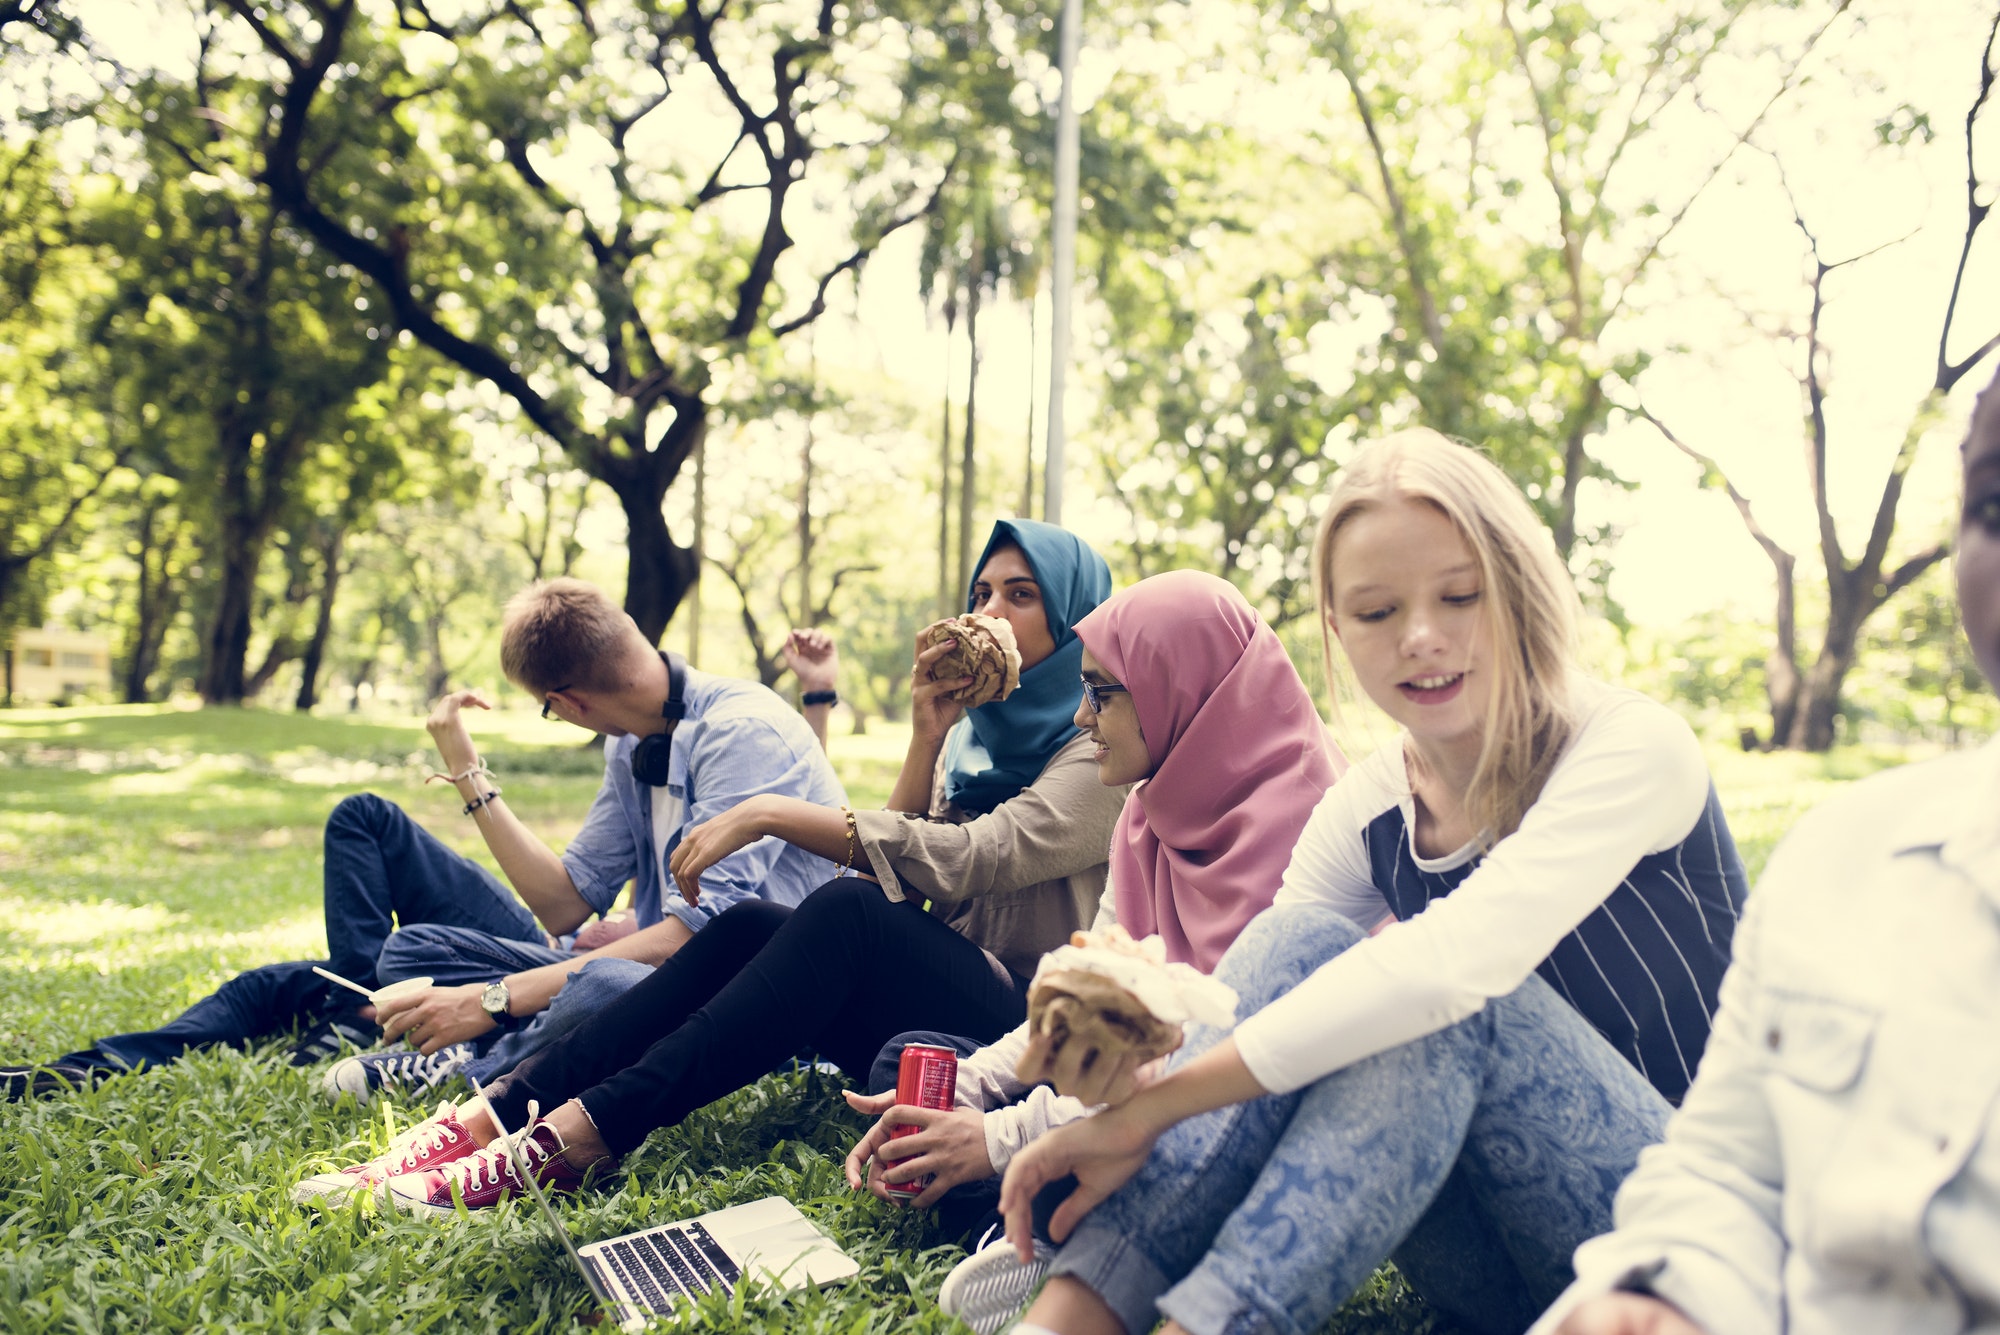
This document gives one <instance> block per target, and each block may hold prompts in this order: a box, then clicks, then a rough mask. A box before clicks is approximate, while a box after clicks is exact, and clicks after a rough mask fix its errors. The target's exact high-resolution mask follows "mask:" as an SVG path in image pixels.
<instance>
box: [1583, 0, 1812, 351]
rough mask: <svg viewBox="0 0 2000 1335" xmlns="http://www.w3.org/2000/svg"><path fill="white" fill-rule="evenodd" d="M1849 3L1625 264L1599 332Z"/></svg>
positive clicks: (1808, 44)
mask: <svg viewBox="0 0 2000 1335" xmlns="http://www.w3.org/2000/svg"><path fill="white" fill-rule="evenodd" d="M1849 2H1850V0H1840V4H1839V5H1837V6H1836V7H1835V9H1834V11H1833V14H1832V16H1831V17H1829V18H1828V19H1827V21H1826V22H1825V23H1823V24H1821V25H1820V26H1819V28H1818V29H1817V30H1816V31H1815V32H1814V33H1813V35H1812V36H1811V37H1810V38H1808V39H1807V41H1806V47H1805V50H1804V51H1801V52H1800V53H1799V58H1798V60H1796V61H1795V62H1793V64H1792V68H1791V70H1790V71H1789V72H1788V73H1787V74H1786V75H1785V77H1784V78H1783V79H1782V80H1780V81H1779V84H1778V88H1777V91H1775V92H1773V93H1772V94H1771V96H1770V97H1769V98H1767V99H1765V102H1764V105H1763V106H1761V107H1759V108H1758V109H1757V114H1756V115H1755V116H1752V117H1751V118H1750V123H1749V124H1748V125H1746V126H1744V127H1743V129H1742V131H1741V132H1739V133H1738V134H1737V135H1736V136H1735V138H1734V139H1733V140H1732V142H1731V143H1730V145H1729V148H1728V151H1726V152H1725V153H1723V154H1722V156H1721V157H1719V158H1717V159H1716V160H1715V165H1714V166H1712V167H1710V168H1709V169H1708V174H1707V175H1706V176H1704V177H1702V178H1701V180H1700V181H1698V182H1697V183H1696V184H1695V187H1694V189H1693V190H1692V191H1690V192H1689V193H1688V197H1687V198H1686V199H1684V200H1682V201H1681V205H1680V207H1679V208H1677V209H1675V210H1674V212H1673V216H1671V217H1670V218H1668V219H1667V225H1666V226H1665V227H1663V228H1661V229H1660V233H1659V235H1657V236H1655V237H1654V238H1653V239H1652V241H1651V242H1650V243H1648V244H1647V246H1646V249H1645V250H1644V251H1642V252H1641V253H1640V255H1639V258H1638V259H1636V260H1634V261H1633V262H1632V263H1631V264H1630V265H1628V266H1626V269H1625V273H1624V276H1623V278H1621V279H1620V281H1619V284H1618V295H1617V297H1616V298H1614V299H1613V300H1612V302H1611V304H1610V305H1609V306H1607V307H1606V308H1605V311H1604V315H1603V318H1602V319H1600V320H1599V321H1598V326H1597V327H1598V332H1599V333H1602V332H1603V330H1604V329H1605V328H1606V327H1608V326H1609V325H1610V323H1611V320H1612V319H1613V317H1615V316H1616V315H1617V314H1618V312H1619V311H1620V310H1622V309H1623V308H1624V305H1625V298H1626V297H1627V296H1628V295H1630V293H1631V291H1632V286H1633V284H1635V283H1637V282H1638V281H1639V275H1640V274H1642V273H1644V272H1645V270H1646V266H1647V265H1649V264H1651V263H1652V262H1653V257H1654V256H1656V255H1658V254H1659V253H1660V247H1661V246H1664V245H1665V244H1666V243H1667V238H1668V237H1670V236H1672V235H1673V234H1674V232H1675V230H1676V229H1677V228H1679V227H1680V225H1681V222H1682V220H1683V219H1685V218H1686V217H1687V215H1688V212H1689V210H1691V209H1693V208H1694V206H1695V204H1696V203H1697V202H1698V201H1699V200H1700V199H1701V197H1702V196H1703V195H1705V194H1707V193H1708V187H1709V186H1710V185H1711V184H1713V183H1714V181H1715V178H1716V177H1718V176H1720V175H1721V174H1722V169H1723V168H1724V167H1727V166H1728V165H1729V163H1730V161H1731V160H1732V159H1733V158H1735V156H1736V154H1737V152H1738V151H1739V150H1741V149H1742V147H1743V146H1744V145H1745V144H1747V143H1749V142H1750V137H1751V136H1752V135H1754V134H1756V133H1757V131H1758V129H1759V128H1761V127H1762V126H1763V124H1764V118H1765V117H1766V116H1769V115H1770V114H1771V111H1772V109H1773V108H1774V107H1776V106H1777V105H1778V103H1779V102H1780V101H1781V100H1783V98H1784V97H1785V95H1786V94H1787V93H1790V92H1791V91H1792V89H1794V88H1796V87H1797V86H1798V84H1799V78H1800V72H1801V71H1802V70H1804V69H1805V65H1806V61H1807V59H1808V58H1810V57H1811V55H1812V53H1813V52H1814V51H1815V50H1817V49H1818V47H1819V43H1820V40H1821V39H1822V38H1824V37H1825V36H1826V34H1827V31H1828V30H1829V29H1831V28H1832V27H1833V25H1834V24H1835V23H1836V22H1838V21H1839V19H1840V16H1841V15H1842V14H1845V13H1846V12H1847V7H1848V4H1849Z"/></svg>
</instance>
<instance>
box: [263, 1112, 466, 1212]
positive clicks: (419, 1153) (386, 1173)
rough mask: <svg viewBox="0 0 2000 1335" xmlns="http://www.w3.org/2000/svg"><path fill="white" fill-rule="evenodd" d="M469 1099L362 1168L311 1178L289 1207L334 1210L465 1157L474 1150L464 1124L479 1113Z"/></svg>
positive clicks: (404, 1134) (429, 1120) (295, 1189)
mask: <svg viewBox="0 0 2000 1335" xmlns="http://www.w3.org/2000/svg"><path fill="white" fill-rule="evenodd" d="M485 1106H486V1105H485V1103H484V1102H483V1101H481V1100H478V1099H474V1100H473V1101H472V1102H470V1103H467V1104H466V1105H465V1106H463V1107H460V1106H458V1105H457V1104H454V1103H451V1102H449V1101H446V1102H444V1103H440V1104H439V1105H438V1110H437V1111H436V1112H434V1113H432V1114H431V1115H430V1116H429V1117H427V1118H425V1119H424V1120H423V1121H421V1122H418V1123H417V1124H416V1125H415V1126H413V1127H411V1128H409V1129H408V1130H407V1131H404V1132H402V1133H401V1134H399V1135H397V1136H396V1137H395V1139H393V1140H391V1141H390V1142H389V1148H388V1149H386V1150H384V1151H382V1153H380V1154H378V1155H376V1156H375V1157H374V1158H372V1159H369V1160H367V1161H365V1162H363V1163H357V1164H349V1165H348V1166H347V1167H345V1168H335V1169H332V1170H331V1171H329V1172H325V1173H315V1174H313V1175H312V1176H311V1177H309V1178H306V1179H305V1180H304V1181H302V1182H299V1183H298V1184H296V1185H295V1186H293V1188H292V1203H293V1204H295V1205H306V1204H310V1203H311V1202H313V1201H322V1200H323V1201H326V1202H327V1203H329V1204H339V1203H341V1202H343V1201H345V1200H347V1199H348V1197H350V1196H353V1195H355V1194H356V1193H359V1192H366V1191H368V1190H370V1189H372V1188H375V1187H378V1186H380V1185H381V1184H382V1183H384V1182H386V1181H388V1180H389V1179H390V1178H392V1177H396V1176H398V1175H399V1174H402V1173H419V1172H422V1171H423V1170H424V1169H426V1168H438V1167H442V1166H443V1165H445V1164H448V1163H453V1162H455V1161H457V1160H459V1159H463V1158H465V1157H467V1156H468V1155H472V1154H476V1153H478V1151H479V1146H478V1145H477V1144H475V1143H474V1142H473V1139H472V1135H471V1133H470V1132H468V1131H467V1130H466V1129H465V1123H464V1118H466V1117H470V1116H471V1115H472V1114H473V1113H475V1112H477V1111H480V1110H482V1109H484V1108H485Z"/></svg>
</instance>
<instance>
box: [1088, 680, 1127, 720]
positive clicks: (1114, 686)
mask: <svg viewBox="0 0 2000 1335" xmlns="http://www.w3.org/2000/svg"><path fill="white" fill-rule="evenodd" d="M1119 691H1124V692H1126V694H1128V695H1129V694H1130V693H1131V688H1130V687H1127V686H1121V685H1119V684H1118V683H1117V682H1115V681H1107V682H1096V681H1092V680H1091V679H1090V678H1088V677H1085V678H1084V679H1083V702H1084V703H1085V704H1086V705H1089V706H1090V712H1091V713H1093V714H1102V713H1103V712H1104V697H1105V696H1107V695H1115V694H1117V693H1118V692H1119Z"/></svg>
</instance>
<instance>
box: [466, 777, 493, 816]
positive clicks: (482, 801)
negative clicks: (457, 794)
mask: <svg viewBox="0 0 2000 1335" xmlns="http://www.w3.org/2000/svg"><path fill="white" fill-rule="evenodd" d="M499 796H500V786H499V785H498V784H495V785H494V786H493V788H492V789H491V790H490V791H488V792H484V793H481V794H480V795H479V796H477V797H475V798H473V799H472V800H471V801H470V802H467V803H466V804H465V814H466V815H468V816H470V815H471V814H472V813H473V812H475V811H477V810H479V808H481V807H483V806H485V805H486V804H487V803H488V802H491V801H493V800H494V799H496V798H498V797H499Z"/></svg>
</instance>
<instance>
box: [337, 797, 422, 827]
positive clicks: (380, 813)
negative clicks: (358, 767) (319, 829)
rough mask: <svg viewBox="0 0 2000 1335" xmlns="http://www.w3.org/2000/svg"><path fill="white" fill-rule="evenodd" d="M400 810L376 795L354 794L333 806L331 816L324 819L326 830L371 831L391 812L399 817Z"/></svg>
mask: <svg viewBox="0 0 2000 1335" xmlns="http://www.w3.org/2000/svg"><path fill="white" fill-rule="evenodd" d="M402 810H403V809H402V808H401V807H399V806H397V805H396V804H395V803H394V802H391V801H390V800H389V799H388V798H386V797H382V796H380V795H378V794H375V793H354V794H351V795H350V796H347V797H343V798H341V799H340V801H339V802H338V803H336V804H335V806H334V808H333V812H332V814H330V815H329V816H328V817H327V818H326V828H327V830H328V831H329V832H330V831H332V830H333V829H334V827H335V826H343V827H348V828H356V829H370V830H372V829H375V828H376V827H378V826H380V825H381V824H382V822H383V820H384V819H385V818H386V817H388V816H389V814H390V813H391V812H394V813H397V814H399V815H400V814H401V812H402Z"/></svg>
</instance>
